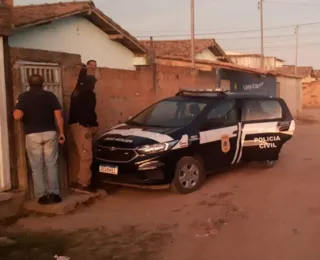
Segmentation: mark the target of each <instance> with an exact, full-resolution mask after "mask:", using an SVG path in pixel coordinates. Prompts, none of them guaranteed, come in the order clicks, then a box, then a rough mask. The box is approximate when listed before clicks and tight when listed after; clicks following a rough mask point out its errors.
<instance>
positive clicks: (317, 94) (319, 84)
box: [302, 81, 320, 108]
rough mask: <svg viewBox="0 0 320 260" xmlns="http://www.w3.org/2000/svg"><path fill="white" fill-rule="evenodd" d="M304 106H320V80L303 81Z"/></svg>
mask: <svg viewBox="0 0 320 260" xmlns="http://www.w3.org/2000/svg"><path fill="white" fill-rule="evenodd" d="M302 106H303V108H318V107H320V81H314V82H310V83H303V86H302Z"/></svg>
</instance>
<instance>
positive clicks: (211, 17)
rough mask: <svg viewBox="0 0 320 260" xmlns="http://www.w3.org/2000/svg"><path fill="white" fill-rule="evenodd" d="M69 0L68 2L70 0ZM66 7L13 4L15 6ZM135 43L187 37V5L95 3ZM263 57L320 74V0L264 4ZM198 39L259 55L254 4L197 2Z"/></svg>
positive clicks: (154, 0) (138, 0)
mask: <svg viewBox="0 0 320 260" xmlns="http://www.w3.org/2000/svg"><path fill="white" fill-rule="evenodd" d="M69 1H70V0H69ZM54 2H68V1H64V0H59V1H56V0H14V3H15V5H25V4H39V3H54ZM94 3H95V5H96V6H97V7H98V8H99V9H100V10H101V11H103V12H104V13H105V14H106V15H108V16H109V17H110V18H112V19H113V20H114V21H115V22H117V23H118V24H120V25H121V26H122V27H123V28H124V29H126V30H127V31H129V32H130V33H131V34H132V35H134V36H135V37H137V38H138V39H144V40H145V39H149V37H150V36H153V37H154V39H155V40H158V39H159V40H160V39H162V40H165V39H188V38H190V0H94ZM263 10H264V11H263V15H264V47H265V48H264V53H265V55H268V56H276V57H278V58H281V59H284V60H285V61H286V64H295V59H296V34H295V27H296V26H297V25H299V30H298V31H299V34H298V35H299V41H298V65H299V66H313V67H314V68H315V69H316V68H319V69H320V17H319V13H320V1H319V0H264V8H263ZM195 33H196V38H211V39H212V38H214V39H216V41H217V42H218V43H219V44H220V45H221V46H222V48H223V49H224V50H225V51H233V52H241V53H260V51H261V49H260V11H259V9H258V0H195Z"/></svg>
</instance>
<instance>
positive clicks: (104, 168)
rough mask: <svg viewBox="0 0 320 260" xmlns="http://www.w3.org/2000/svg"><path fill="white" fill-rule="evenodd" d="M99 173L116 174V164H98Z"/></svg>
mask: <svg viewBox="0 0 320 260" xmlns="http://www.w3.org/2000/svg"><path fill="white" fill-rule="evenodd" d="M99 172H100V173H106V174H112V175H118V166H111V165H100V166H99Z"/></svg>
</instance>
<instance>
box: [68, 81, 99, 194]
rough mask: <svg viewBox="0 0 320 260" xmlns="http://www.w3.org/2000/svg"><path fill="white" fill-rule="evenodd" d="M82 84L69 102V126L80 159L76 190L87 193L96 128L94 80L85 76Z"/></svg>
mask: <svg viewBox="0 0 320 260" xmlns="http://www.w3.org/2000/svg"><path fill="white" fill-rule="evenodd" d="M82 83H83V84H82V85H81V86H80V87H79V89H78V90H77V91H74V93H73V95H72V96H71V102H70V115H69V125H70V130H71V134H72V137H73V139H74V142H75V144H76V147H77V151H78V154H79V157H80V162H79V164H80V165H79V166H80V167H79V172H78V174H77V185H76V187H75V188H76V189H77V190H82V191H89V189H88V187H89V185H90V179H91V163H92V139H93V136H94V134H95V132H96V129H97V127H98V122H97V115H96V112H95V108H96V95H95V93H94V91H93V90H94V87H95V84H96V78H95V77H94V76H91V75H87V76H85V77H84V78H83V82H82Z"/></svg>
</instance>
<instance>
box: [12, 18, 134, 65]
mask: <svg viewBox="0 0 320 260" xmlns="http://www.w3.org/2000/svg"><path fill="white" fill-rule="evenodd" d="M9 44H10V46H11V47H23V48H30V49H39V50H49V51H56V52H66V53H76V54H80V55H81V58H82V62H87V61H88V60H90V59H94V60H96V61H97V62H98V65H99V66H101V67H108V68H115V69H126V70H135V67H134V66H133V57H134V54H133V53H132V52H131V51H130V50H129V49H127V48H126V47H125V46H123V45H122V44H120V43H118V42H115V41H112V40H110V39H109V37H108V35H107V34H106V33H104V32H103V31H102V30H100V29H99V28H98V27H96V26H95V25H94V24H92V23H91V22H89V21H88V20H87V19H85V18H82V17H75V16H74V17H69V18H65V19H61V20H57V21H54V22H52V23H50V24H47V25H42V26H33V27H30V28H25V29H21V30H19V31H17V32H16V33H15V34H14V35H13V36H11V37H10V38H9Z"/></svg>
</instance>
